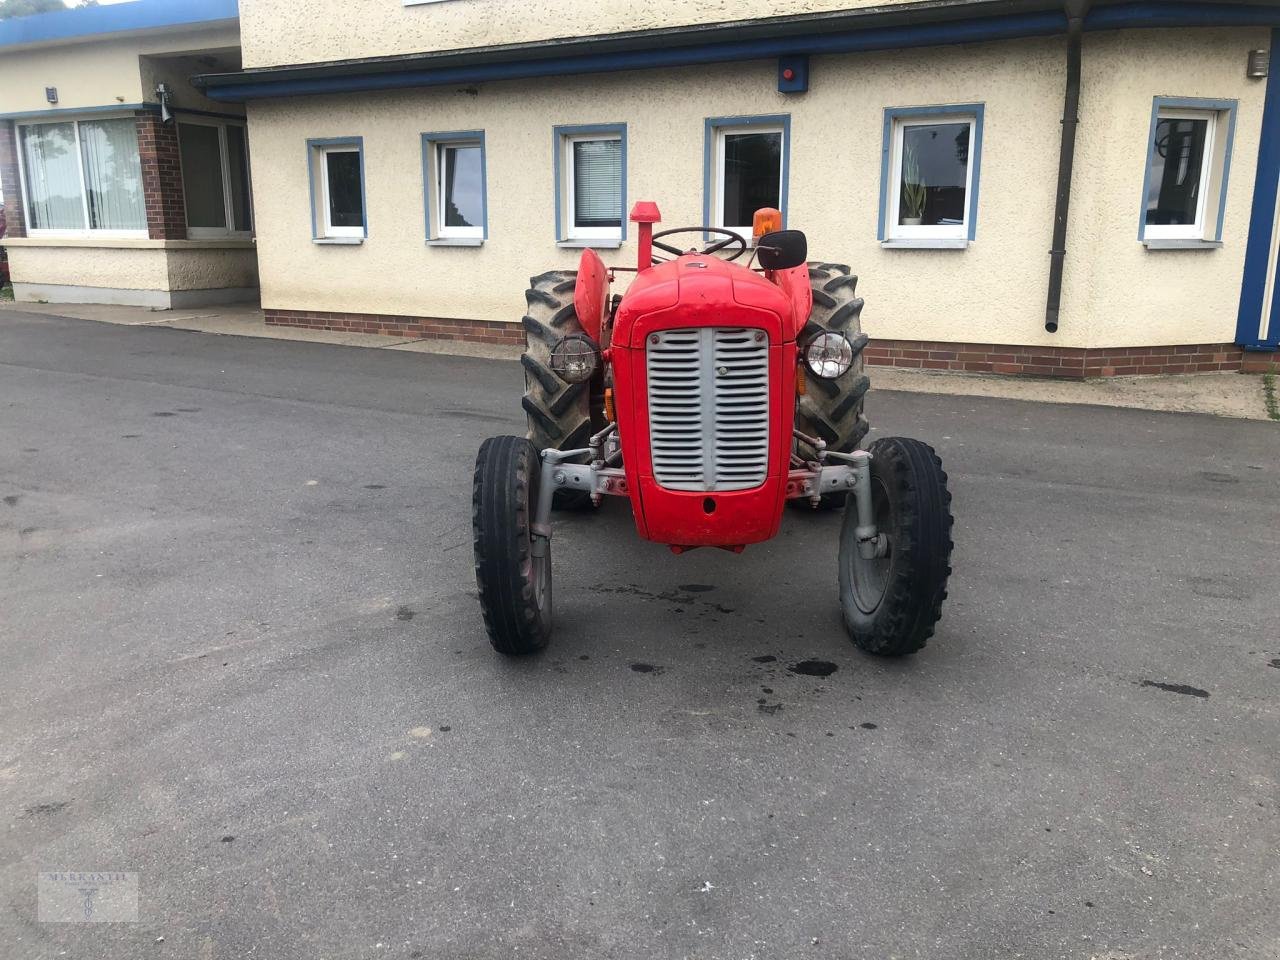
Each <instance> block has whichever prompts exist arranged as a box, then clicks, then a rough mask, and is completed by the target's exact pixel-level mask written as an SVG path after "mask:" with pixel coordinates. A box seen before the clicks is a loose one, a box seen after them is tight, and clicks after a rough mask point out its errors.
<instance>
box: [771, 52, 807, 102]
mask: <svg viewBox="0 0 1280 960" xmlns="http://www.w3.org/2000/svg"><path fill="white" fill-rule="evenodd" d="M808 89H809V58H808V57H805V56H790V57H779V58H778V92H779V93H804V92H805V91H806V90H808Z"/></svg>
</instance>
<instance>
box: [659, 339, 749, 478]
mask: <svg viewBox="0 0 1280 960" xmlns="http://www.w3.org/2000/svg"><path fill="white" fill-rule="evenodd" d="M645 356H646V369H647V371H648V380H649V443H650V448H651V452H652V455H653V475H654V478H655V479H656V480H657V481H658V484H659V485H660V486H663V487H666V488H668V489H670V490H747V489H750V488H751V487H758V486H760V484H762V483H764V478H765V473H766V472H767V470H768V466H769V338H768V336H766V334H765V333H764V331H762V330H751V329H746V328H743V327H695V328H692V329H687V330H663V331H661V332H660V333H654V334H650V336H649V338H648V343H647V350H646V352H645Z"/></svg>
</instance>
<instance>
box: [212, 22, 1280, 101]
mask: <svg viewBox="0 0 1280 960" xmlns="http://www.w3.org/2000/svg"><path fill="white" fill-rule="evenodd" d="M1224 25H1240V26H1243V25H1259V26H1260V25H1280V9H1277V8H1276V7H1273V6H1261V5H1259V6H1249V5H1231V6H1225V5H1219V4H1213V3H1181V2H1170V0H1165V2H1152V3H1134V4H1122V5H1118V6H1114V7H1101V8H1098V9H1096V10H1094V11H1093V12H1092V13H1090V15H1089V17H1088V18H1087V20H1086V21H1085V29H1086V30H1118V29H1123V28H1132V27H1151V26H1155V27H1173V26H1224ZM1064 32H1066V18H1065V17H1064V16H1063V14H1062V13H1060V12H1057V11H1052V12H1042V13H1024V14H1015V15H1012V16H1005V17H982V18H974V19H969V20H953V21H947V22H944V23H922V24H910V25H906V26H899V27H878V28H873V29H867V30H853V31H849V30H846V31H844V32H828V33H817V34H806V35H804V36H795V37H785V36H779V37H768V38H762V39H755V40H738V41H726V42H719V43H703V44H695V45H691V46H687V47H686V46H680V47H673V46H671V45H670V39H669V37H666V36H655V37H653V38H651V42H652V43H653V44H654V48H653V49H645V50H629V51H621V52H616V53H596V54H576V55H575V54H564V55H561V56H551V57H545V58H539V59H533V60H519V61H510V62H505V63H481V64H472V65H469V66H455V67H435V68H432V67H424V66H418V67H416V68H410V69H405V70H403V71H399V72H395V73H391V72H379V73H364V74H361V73H344V74H340V75H332V74H331V75H327V76H326V75H322V74H317V75H309V76H306V77H298V76H292V77H280V78H273V77H272V75H271V73H270V72H268V71H261V72H257V73H244V74H240V75H239V76H237V77H234V78H232V79H231V80H230V82H218V81H217V80H216V79H214V78H210V79H214V82H213V83H206V84H205V87H206V89H205V95H206V96H208V97H209V98H211V99H213V100H222V101H237V100H252V99H255V98H259V97H286V96H303V95H309V94H321V93H355V92H361V91H370V90H393V89H400V88H405V87H431V86H439V85H442V84H454V83H484V82H487V81H494V80H519V79H528V78H533V77H552V76H572V75H576V74H587V73H609V72H614V71H619V70H642V69H649V68H657V67H679V66H692V65H698V64H705V63H737V62H740V61H743V60H763V59H774V58H777V57H787V56H803V55H806V54H811V55H818V54H833V53H854V52H858V51H865V50H888V49H906V48H910V47H925V46H937V45H940V44H955V43H977V42H983V41H991V40H1014V39H1022V38H1026V37H1047V36H1055V35H1059V34H1062V33H1064ZM543 46H544V48H545V49H548V50H554V49H555V47H556V45H555V44H545V45H543Z"/></svg>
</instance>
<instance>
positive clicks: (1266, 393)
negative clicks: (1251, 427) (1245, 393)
mask: <svg viewBox="0 0 1280 960" xmlns="http://www.w3.org/2000/svg"><path fill="white" fill-rule="evenodd" d="M1262 402H1263V403H1264V404H1266V407H1267V416H1268V417H1270V418H1271V419H1272V420H1280V400H1277V399H1276V375H1275V373H1274V372H1272V373H1264V374H1263V375H1262Z"/></svg>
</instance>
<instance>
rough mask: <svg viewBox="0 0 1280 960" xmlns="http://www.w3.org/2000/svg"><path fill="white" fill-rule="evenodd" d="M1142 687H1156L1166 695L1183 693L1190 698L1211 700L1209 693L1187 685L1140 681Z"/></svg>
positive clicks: (1139, 684)
mask: <svg viewBox="0 0 1280 960" xmlns="http://www.w3.org/2000/svg"><path fill="white" fill-rule="evenodd" d="M1138 686H1140V687H1155V688H1156V689H1157V690H1164V691H1165V692H1166V693H1181V694H1183V695H1185V696H1188V697H1200V698H1201V699H1202V700H1208V699H1209V691H1208V690H1201V689H1200V688H1199V687H1191V686H1188V685H1187V684H1185V683H1161V682H1160V681H1158V680H1142V681H1139V683H1138Z"/></svg>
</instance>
